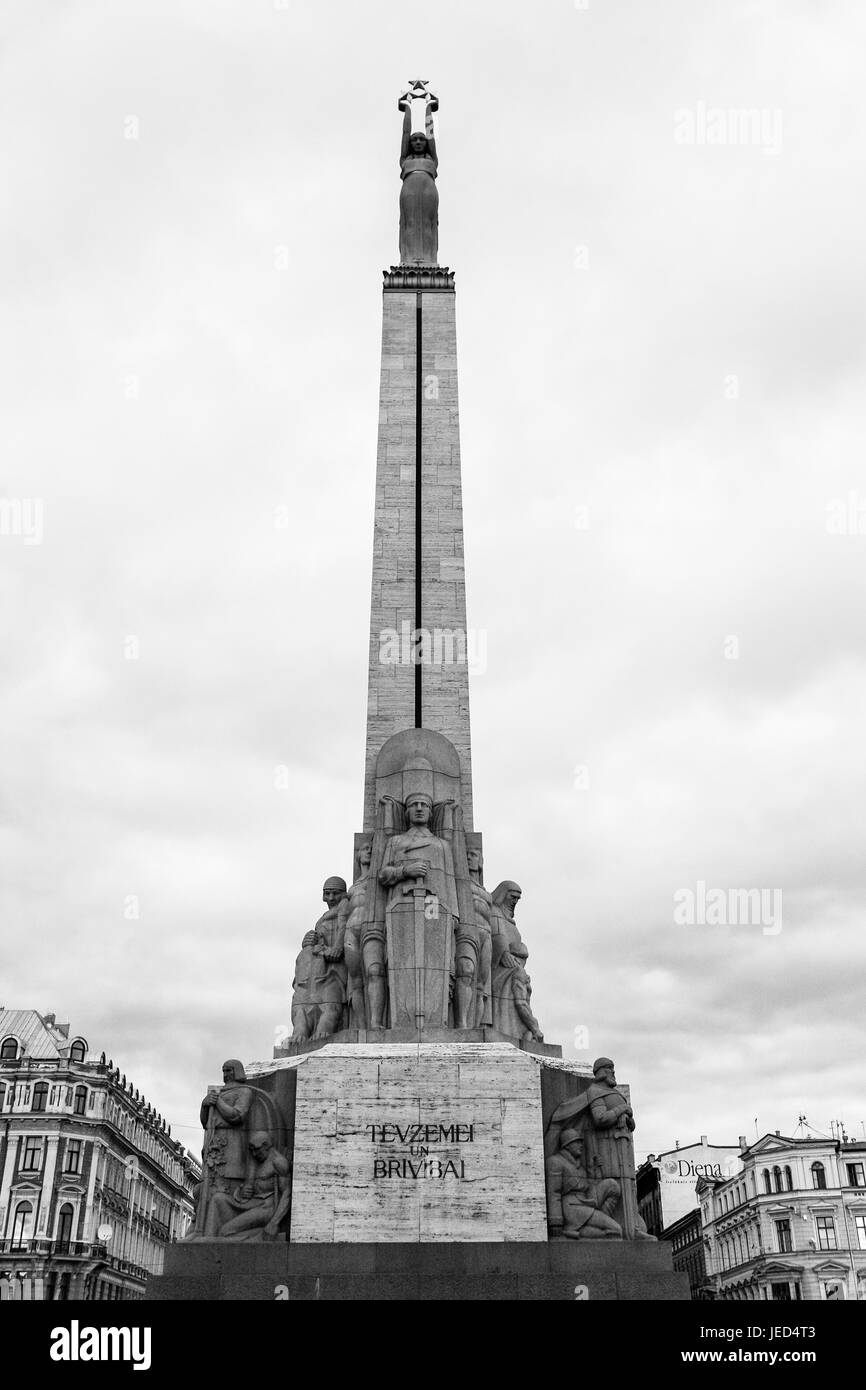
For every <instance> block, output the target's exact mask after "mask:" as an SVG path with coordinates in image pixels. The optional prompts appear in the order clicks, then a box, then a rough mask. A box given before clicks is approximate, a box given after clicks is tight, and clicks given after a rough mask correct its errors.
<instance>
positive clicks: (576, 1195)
mask: <svg viewBox="0 0 866 1390" xmlns="http://www.w3.org/2000/svg"><path fill="white" fill-rule="evenodd" d="M592 1071H593V1080H592V1084H591V1085H590V1086H589V1088H588V1089H587V1090H586V1091H583V1092H582V1093H581V1094H580V1095H578V1096H576V1097H575V1098H574V1099H573V1100H566V1101H563V1103H562V1104H561V1105H559V1106H557V1108H556V1110H555V1111H554V1113H553V1115H552V1117H551V1120H550V1124H549V1126H548V1130H547V1134H546V1136H545V1152H546V1155H547V1159H546V1163H545V1176H546V1179H547V1225H548V1232H549V1234H550V1238H551V1239H557V1238H558V1237H566V1238H568V1239H571V1240H588V1239H598V1238H600V1237H616V1238H618V1239H623V1238H625V1239H626V1240H654V1239H655V1237H654V1236H651V1235H649V1234H648V1233H647V1229H646V1226H645V1225H644V1222H643V1219H642V1218H641V1217H640V1215H639V1214H638V1210H637V1189H636V1186H635V1168H634V1146H633V1144H632V1138H631V1136H632V1134H633V1132H634V1114H633V1112H632V1108H631V1106H630V1104H629V1102H628V1100H627V1099H626V1097H625V1095H624V1094H623V1092H622V1091H621V1090H620V1089H619V1087H618V1086H617V1084H616V1073H615V1071H614V1065H613V1062H612V1061H611V1060H610V1058H609V1057H599V1058H598V1059H597V1060H596V1061H595V1062H594V1064H593V1068H592ZM617 1209H619V1215H620V1217H621V1220H614V1216H613V1213H614V1212H615V1211H617Z"/></svg>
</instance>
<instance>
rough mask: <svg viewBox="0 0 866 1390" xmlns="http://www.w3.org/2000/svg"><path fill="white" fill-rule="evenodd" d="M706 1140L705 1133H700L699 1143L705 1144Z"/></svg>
mask: <svg viewBox="0 0 866 1390" xmlns="http://www.w3.org/2000/svg"><path fill="white" fill-rule="evenodd" d="M706 1142H707V1136H706V1135H705V1134H702V1135H701V1143H702V1144H706Z"/></svg>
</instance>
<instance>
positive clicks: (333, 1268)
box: [147, 1032, 688, 1300]
mask: <svg viewBox="0 0 866 1390" xmlns="http://www.w3.org/2000/svg"><path fill="white" fill-rule="evenodd" d="M450 1038H451V1039H453V1038H454V1034H453V1032H452V1033H451V1034H450ZM552 1050H553V1049H549V1051H552ZM587 1072H588V1068H586V1067H582V1066H579V1065H576V1064H574V1063H569V1062H563V1061H561V1060H560V1059H558V1058H556V1057H551V1056H549V1055H541V1054H540V1053H539V1052H529V1051H526V1050H524V1049H521V1048H519V1047H517V1046H515V1045H514V1044H512V1043H508V1042H505V1041H502V1042H483V1041H478V1042H472V1041H459V1042H457V1041H453V1040H449V1041H443V1042H433V1041H417V1042H409V1041H406V1042H388V1043H385V1042H381V1041H367V1042H352V1043H348V1042H345V1043H326V1044H324V1045H320V1046H318V1047H317V1048H314V1049H312V1050H310V1051H305V1052H302V1053H298V1054H296V1055H295V1056H290V1057H281V1058H278V1059H275V1060H274V1061H272V1062H267V1063H259V1064H251V1065H250V1066H249V1067H248V1068H247V1074H248V1077H249V1080H250V1081H251V1082H252V1083H254V1084H255V1085H256V1086H257V1087H258V1088H260V1089H265V1090H267V1091H268V1092H269V1093H270V1094H271V1096H272V1097H273V1100H274V1103H275V1105H276V1106H277V1108H278V1110H279V1112H280V1114H281V1116H282V1117H283V1120H284V1126H285V1134H286V1136H287V1139H288V1147H287V1154H288V1156H290V1157H292V1158H293V1185H292V1206H291V1215H290V1218H289V1221H288V1223H287V1230H286V1232H285V1234H284V1235H283V1236H282V1237H281V1238H280V1239H279V1240H277V1241H274V1242H264V1243H250V1244H241V1243H233V1242H231V1241H214V1242H193V1243H189V1244H183V1243H182V1244H179V1245H175V1246H171V1247H170V1249H169V1250H168V1252H167V1259H166V1266H165V1273H164V1274H163V1276H161V1277H160V1278H158V1279H155V1280H153V1281H151V1283H150V1285H149V1286H148V1294H147V1296H148V1297H150V1298H158V1299H261V1298H264V1299H274V1298H279V1299H286V1298H288V1299H297V1298H301V1299H335V1300H336V1299H403V1300H416V1299H417V1300H420V1299H425V1300H426V1299H455V1298H456V1299H473V1300H486V1299H494V1300H499V1299H569V1300H573V1299H576V1298H577V1299H586V1298H588V1299H599V1298H600V1299H633V1298H636V1299H643V1298H654V1299H658V1298H667V1299H680V1298H688V1281H687V1280H686V1278H685V1276H683V1275H678V1274H674V1273H673V1271H672V1269H671V1253H670V1247H669V1246H668V1245H666V1244H663V1243H658V1244H657V1243H655V1242H645V1241H640V1242H636V1241H622V1240H576V1241H575V1240H568V1239H556V1240H549V1239H548V1226H547V1201H546V1190H545V1133H546V1132H547V1131H548V1128H549V1124H550V1117H551V1115H553V1114H554V1112H555V1110H556V1107H557V1105H558V1104H559V1103H560V1102H561V1101H562V1099H563V1097H564V1096H567V1095H569V1094H572V1093H574V1092H575V1090H577V1091H578V1092H579V1091H580V1089H582V1088H584V1087H586V1086H588V1085H589V1083H590V1080H591V1078H590V1077H589V1076H588V1075H587ZM286 1237H288V1239H287V1238H286Z"/></svg>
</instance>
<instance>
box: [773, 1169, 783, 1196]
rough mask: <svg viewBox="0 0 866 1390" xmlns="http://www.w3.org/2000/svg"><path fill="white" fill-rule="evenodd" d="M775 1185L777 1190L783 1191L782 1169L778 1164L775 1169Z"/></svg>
mask: <svg viewBox="0 0 866 1390" xmlns="http://www.w3.org/2000/svg"><path fill="white" fill-rule="evenodd" d="M773 1185H774V1187H775V1189H776V1191H777V1192H781V1191H782V1170H781V1168H780V1167H779V1166H778V1164H777V1165H776V1167H775V1168H774V1169H773Z"/></svg>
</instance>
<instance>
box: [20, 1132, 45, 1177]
mask: <svg viewBox="0 0 866 1390" xmlns="http://www.w3.org/2000/svg"><path fill="white" fill-rule="evenodd" d="M41 1162H42V1140H41V1139H25V1141H24V1157H23V1158H22V1160H21V1168H22V1171H25V1172H28V1173H35V1172H38V1171H39V1166H40V1164H41Z"/></svg>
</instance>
